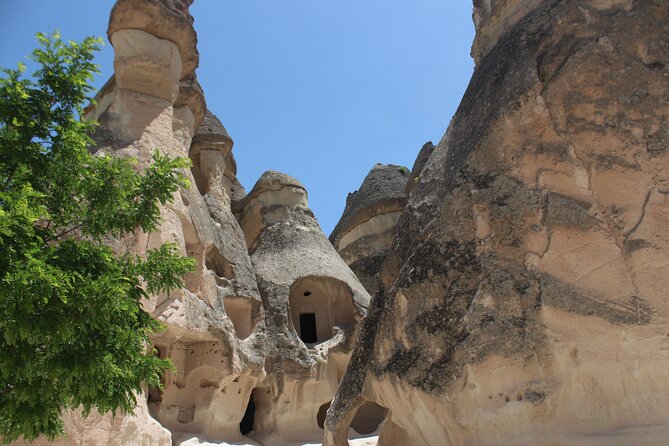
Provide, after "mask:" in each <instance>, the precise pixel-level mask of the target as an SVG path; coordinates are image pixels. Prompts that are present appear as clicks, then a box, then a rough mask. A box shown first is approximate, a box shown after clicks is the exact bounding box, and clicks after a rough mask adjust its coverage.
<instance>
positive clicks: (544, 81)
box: [17, 0, 669, 446]
mask: <svg viewBox="0 0 669 446" xmlns="http://www.w3.org/2000/svg"><path fill="white" fill-rule="evenodd" d="M190 4H191V1H190V0H119V1H118V2H117V4H116V6H115V7H114V9H113V11H112V14H111V18H110V24H109V31H108V34H109V38H110V41H111V42H112V44H113V45H114V50H115V63H114V66H115V76H113V77H112V78H111V79H110V81H109V82H108V83H107V85H105V87H104V88H103V89H102V90H101V92H100V93H99V95H98V98H97V99H98V101H97V105H96V106H95V107H90V108H89V109H88V110H87V116H88V117H89V118H94V119H99V121H100V126H99V128H98V131H97V132H96V134H95V140H96V142H97V147H96V150H97V151H98V153H108V154H111V155H114V156H128V155H131V156H135V157H136V158H137V159H138V160H139V165H140V167H145V166H146V165H148V163H149V162H150V159H151V153H152V151H153V150H154V149H155V148H158V149H159V150H160V151H161V152H162V153H164V154H168V155H170V156H173V157H174V156H182V157H186V156H188V157H190V159H191V160H192V161H193V166H192V169H190V171H189V172H186V174H187V176H188V177H189V178H190V179H191V182H192V186H191V187H190V188H188V189H183V190H180V191H179V192H178V193H177V194H175V197H174V203H172V204H169V205H167V206H164V208H163V209H162V217H163V224H162V226H161V228H160V230H159V231H158V232H156V233H153V234H151V235H150V236H149V235H147V234H143V233H137V234H133V235H132V236H128V237H125V238H124V239H122V240H113V241H110V243H111V244H112V246H113V247H114V248H115V249H116V250H117V251H118V252H132V253H136V254H140V255H141V254H143V253H145V252H146V250H147V249H151V248H155V247H157V246H159V245H160V244H162V243H164V242H174V243H176V244H177V246H179V248H180V249H181V251H182V252H183V253H184V254H187V255H189V256H191V257H192V258H194V259H195V260H196V270H195V271H194V272H193V273H190V274H188V275H187V277H186V278H185V286H184V288H183V289H180V290H177V291H175V292H172V293H170V294H169V295H160V296H156V297H154V298H153V299H152V300H150V301H148V302H147V303H146V309H147V310H148V311H150V312H151V314H152V315H153V316H154V317H156V318H157V319H158V320H160V321H162V322H163V323H164V324H165V326H166V330H165V331H164V332H161V333H159V334H157V335H156V336H155V337H154V338H153V339H152V341H153V345H152V346H147V348H148V347H155V348H156V350H157V352H158V354H159V355H160V356H161V357H165V358H169V359H170V360H171V361H172V362H173V363H174V365H175V371H174V372H170V373H168V374H166V376H165V377H164V384H165V386H164V389H163V390H162V391H161V390H159V389H154V388H150V389H146V392H145V393H144V394H143V395H138V408H137V410H136V412H135V414H134V415H131V416H118V417H116V418H112V417H111V416H100V415H96V414H94V415H92V416H91V417H89V418H86V419H84V418H83V417H82V416H81V414H80V413H79V412H77V411H71V412H68V413H66V414H65V415H64V417H65V422H66V429H67V434H68V436H67V437H66V438H64V439H60V440H58V441H57V442H56V443H55V444H60V445H63V446H65V445H74V444H78V445H79V444H95V445H106V446H115V445H119V446H121V445H149V444H150V445H169V444H174V445H178V444H188V445H195V444H200V441H201V440H200V439H202V441H203V442H204V441H211V442H213V443H214V444H215V443H220V442H227V443H230V442H237V443H239V442H244V443H246V442H251V440H250V439H249V437H250V438H253V439H254V440H257V441H259V442H264V441H265V440H267V439H269V441H273V442H276V443H281V442H289V441H296V442H304V441H309V442H317V441H319V439H320V438H321V437H322V435H323V432H325V444H328V445H337V446H340V445H341V446H343V445H346V444H347V437H348V432H349V431H348V429H349V427H352V428H353V429H354V430H355V431H356V432H358V433H364V434H368V433H371V432H374V431H375V430H377V429H380V438H379V444H380V445H384V446H389V445H390V446H392V445H398V446H399V445H401V446H405V445H423V444H425V445H439V446H442V445H467V444H475V445H499V444H505V445H506V444H518V445H553V444H583V445H600V444H607V445H621V446H622V445H628V444H635V445H659V444H665V443H666V438H667V437H668V436H669V424H668V423H667V420H668V419H669V399H668V398H667V397H666V395H669V379H667V370H669V353H667V352H668V351H669V349H668V348H667V343H668V342H669V337H668V336H669V334H668V333H667V324H668V323H669V303H668V301H667V292H668V290H669V229H668V227H667V224H666V222H667V221H669V202H668V198H667V197H668V194H669V177H668V175H669V174H668V172H669V151H668V150H667V147H669V124H668V123H669V68H668V67H669V21H668V20H667V18H669V4H667V2H666V1H664V0H637V1H633V0H544V1H539V0H475V1H474V22H475V25H476V29H477V35H476V39H475V41H474V44H473V47H472V54H473V56H474V58H475V59H476V62H477V67H476V70H475V73H474V76H473V78H472V80H471V83H470V85H469V88H468V90H467V92H466V93H465V96H464V98H463V100H462V103H461V105H460V107H459V109H458V111H457V113H456V115H455V116H454V118H453V121H452V123H451V125H450V126H449V129H448V130H447V132H446V134H445V135H444V137H443V138H442V140H441V141H440V142H439V144H438V145H437V146H436V147H435V146H433V145H432V144H431V143H429V144H426V145H425V146H424V147H423V149H422V150H421V152H420V154H419V156H418V159H417V160H416V163H415V165H414V168H413V170H412V172H411V173H410V174H409V172H408V171H405V170H404V169H401V168H398V167H397V166H380V165H379V166H376V167H375V168H374V169H372V171H371V172H370V174H369V175H368V177H367V178H366V179H365V181H364V182H363V184H362V186H361V188H360V190H359V191H358V192H357V193H356V194H354V195H352V196H351V197H350V198H349V201H348V202H347V207H346V210H345V212H344V215H343V216H342V219H341V221H340V224H339V225H338V226H337V228H336V229H335V231H334V232H333V234H332V236H331V241H332V244H331V243H330V242H329V241H328V239H327V238H326V237H325V235H324V234H323V233H322V231H321V229H320V227H319V226H318V223H317V222H316V219H315V218H314V215H313V213H312V212H311V210H310V209H309V207H308V197H307V192H306V190H305V188H304V186H303V185H302V184H300V183H299V181H297V180H296V179H294V178H291V177H289V176H287V175H284V174H281V173H279V172H273V171H270V172H266V173H265V174H263V176H262V177H261V178H260V179H259V180H258V182H257V184H256V185H255V187H254V188H253V190H252V191H251V192H250V193H249V194H248V195H246V194H245V192H244V190H243V188H242V187H241V185H240V184H239V181H238V180H237V179H236V163H235V160H234V156H233V154H232V147H233V141H232V139H231V138H230V136H229V135H228V133H227V131H226V130H225V128H224V127H223V125H222V123H221V122H220V121H219V120H218V118H216V116H214V115H213V114H212V113H211V112H210V111H208V110H207V108H206V103H205V101H204V95H203V92H202V89H201V87H200V86H199V84H198V82H197V78H196V76H195V72H194V70H195V68H196V66H197V63H198V53H197V48H196V42H197V36H196V33H195V30H194V28H193V19H192V17H191V16H190V14H189V12H188V6H189V5H190ZM333 245H334V247H333ZM335 248H336V250H335ZM337 251H339V253H341V256H342V257H343V259H342V258H341V257H340V256H339V254H338V253H337ZM347 264H348V265H350V266H351V268H352V269H353V270H354V271H355V272H356V273H357V274H358V275H359V277H360V278H361V279H362V281H363V283H364V285H365V286H366V287H367V289H368V290H371V291H372V292H373V293H374V294H375V298H374V299H373V300H372V301H371V303H370V296H369V294H368V293H367V291H366V290H365V289H364V288H363V285H362V284H361V283H360V281H358V279H357V278H356V276H355V274H354V272H353V271H351V269H349V267H348V266H347ZM363 316H364V319H363ZM361 320H362V321H363V322H362V323H360V324H359V322H360V321H361ZM335 395H336V396H335ZM333 396H335V398H334V401H332V399H333ZM331 401H332V403H331ZM328 408H329V409H328ZM326 413H327V417H326ZM323 429H325V431H323ZM17 444H19V443H17ZM36 444H48V442H46V441H44V440H39V441H38V442H37V443H36ZM207 444H210V443H207Z"/></svg>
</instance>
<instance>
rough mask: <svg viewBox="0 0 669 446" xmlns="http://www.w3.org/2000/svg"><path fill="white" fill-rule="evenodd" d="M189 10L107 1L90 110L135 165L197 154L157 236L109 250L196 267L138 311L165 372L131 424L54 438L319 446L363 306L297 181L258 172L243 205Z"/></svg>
mask: <svg viewBox="0 0 669 446" xmlns="http://www.w3.org/2000/svg"><path fill="white" fill-rule="evenodd" d="M190 3H191V1H188V0H119V1H118V2H117V3H116V5H115V6H114V8H113V10H112V13H111V17H110V21H109V32H108V35H109V40H110V41H111V42H112V45H113V47H114V75H113V76H112V78H111V79H110V80H109V81H108V82H107V84H106V85H105V86H104V87H103V88H102V89H101V91H100V92H99V93H98V95H97V97H96V103H95V104H94V105H91V106H89V107H88V109H87V110H86V117H87V118H88V119H96V120H98V121H99V123H100V125H99V127H98V129H97V131H96V133H95V135H94V139H95V141H96V143H97V145H96V147H95V148H94V150H96V153H98V154H110V155H112V156H133V157H135V158H137V159H138V161H139V163H138V164H139V167H140V168H142V167H145V166H147V165H148V164H149V163H150V162H151V157H152V153H153V151H154V150H159V151H160V152H162V153H163V154H167V155H169V156H171V157H177V156H179V157H190V159H191V161H192V168H191V169H190V172H186V175H187V176H188V177H189V179H190V180H191V187H190V188H188V189H181V190H180V191H179V192H178V193H176V194H175V197H174V202H173V203H171V204H168V205H166V206H164V207H163V208H162V210H161V216H162V219H163V223H162V225H161V227H160V228H159V230H158V231H156V232H155V233H152V234H150V235H148V234H144V233H141V232H139V233H136V234H134V235H132V236H128V237H125V238H124V239H122V240H110V242H109V243H110V244H111V245H112V246H113V247H114V249H115V250H116V251H117V252H119V253H121V252H132V253H136V254H139V255H141V254H143V253H145V252H146V250H147V249H151V248H156V247H158V246H159V245H161V244H162V243H165V242H173V243H176V244H177V246H178V247H179V248H180V250H181V251H182V253H183V254H186V255H188V256H190V257H192V258H193V259H195V261H196V270H195V271H194V272H192V273H189V274H188V275H187V276H186V278H185V284H184V285H185V286H184V288H183V289H180V290H177V291H174V292H171V293H170V294H169V295H160V296H157V297H154V298H153V299H151V300H150V301H149V302H147V303H146V305H145V308H146V309H147V311H149V312H150V313H151V314H152V315H153V316H154V317H155V318H157V319H158V320H160V321H161V322H163V323H164V325H165V327H166V328H165V330H164V331H162V332H160V333H158V334H156V335H155V336H154V337H153V339H152V341H153V345H152V346H147V347H154V348H155V349H156V351H157V353H158V354H159V355H160V356H161V357H163V358H169V359H170V360H171V361H172V363H173V364H174V368H175V370H174V371H173V372H168V373H166V375H165V376H164V379H163V381H164V388H163V389H158V388H148V389H146V392H145V394H143V395H138V407H137V410H136V412H135V413H134V414H133V415H127V416H122V415H119V416H117V417H115V418H113V417H112V416H111V415H106V416H101V415H99V414H93V415H91V416H90V417H88V418H85V419H84V418H83V417H82V416H81V415H80V413H79V412H77V411H74V412H68V413H66V414H64V418H65V424H66V431H67V437H65V438H62V439H58V440H57V441H56V442H55V444H59V445H75V444H77V445H107V446H112V445H119V446H120V445H170V444H173V445H178V444H181V443H187V444H189V445H193V444H198V443H199V442H200V441H213V442H215V443H221V442H237V443H239V442H243V443H248V442H251V440H250V439H248V438H245V435H251V436H253V437H255V438H262V437H264V436H272V437H273V438H275V439H278V440H279V441H284V440H285V441H287V440H296V441H297V440H318V439H319V438H321V437H322V432H323V431H322V427H323V421H324V419H325V409H326V407H322V406H323V405H325V404H329V402H330V401H331V400H332V398H333V396H334V393H335V391H336V389H337V385H338V382H339V379H340V378H341V376H342V375H343V374H344V370H345V368H346V365H347V363H348V359H349V357H350V352H351V350H352V337H353V336H354V334H355V332H356V325H357V321H358V320H360V319H361V318H362V317H363V316H364V314H365V311H366V307H367V304H368V303H369V300H370V297H369V295H368V294H367V292H366V291H365V290H364V288H363V287H362V285H361V284H360V282H359V281H358V280H357V278H356V277H355V275H354V274H353V273H352V272H351V270H350V269H349V268H348V267H347V266H346V264H345V263H344V262H343V261H342V260H341V258H340V257H339V255H338V254H337V252H336V251H335V250H334V248H332V246H331V245H330V244H329V242H328V240H327V238H326V237H325V235H324V234H323V233H322V231H321V229H320V227H319V226H318V224H317V223H316V220H315V218H314V216H313V214H312V213H311V211H310V210H309V208H308V206H307V199H306V191H305V190H304V188H303V186H301V185H300V184H299V183H298V182H297V181H296V180H294V179H292V178H289V177H287V176H285V175H282V174H278V173H267V174H265V175H264V176H263V177H262V178H261V179H260V180H259V182H258V184H257V185H256V187H255V188H254V189H253V191H252V192H251V194H249V195H248V196H246V194H245V192H244V189H243V188H242V186H241V185H240V183H239V181H238V180H237V178H236V170H237V168H236V163H235V160H234V157H233V154H232V147H233V141H232V139H231V138H230V136H229V135H228V133H227V131H226V129H225V128H224V126H223V125H222V123H221V122H220V121H219V120H218V118H216V116H214V115H213V114H212V113H211V112H210V111H209V110H207V108H206V103H205V100H204V95H203V92H202V88H201V87H200V85H199V84H198V82H197V78H196V76H195V68H196V67H197V64H198V53H197V46H196V43H197V36H196V33H195V30H194V28H193V18H192V17H191V16H190V14H189V12H188V6H189V5H190ZM233 207H235V208H236V209H237V208H238V209H239V210H240V214H239V217H240V219H241V222H242V226H240V224H239V222H238V221H237V219H236V217H235V215H234V214H233ZM242 227H243V230H242ZM249 249H251V251H250V252H251V253H252V254H253V258H252V257H251V256H250V255H249ZM252 261H253V263H252ZM258 281H260V284H261V287H260V291H259V288H258ZM266 315H267V317H266ZM311 329H313V331H314V333H311V332H310V330H311ZM309 336H315V337H314V338H310V337H309ZM300 337H301V338H300ZM254 418H255V420H254ZM319 420H320V421H319ZM319 425H320V426H319ZM17 444H20V442H18V443H17ZM37 444H49V442H47V441H46V440H39V441H38V442H37Z"/></svg>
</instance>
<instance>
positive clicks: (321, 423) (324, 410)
mask: <svg viewBox="0 0 669 446" xmlns="http://www.w3.org/2000/svg"><path fill="white" fill-rule="evenodd" d="M331 403H332V402H331V401H328V402H327V403H325V404H323V405H322V406H321V407H320V408H319V409H318V414H317V415H316V423H318V427H320V428H321V429H324V428H325V417H326V416H327V414H328V409H329V408H330V404H331Z"/></svg>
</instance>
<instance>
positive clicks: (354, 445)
mask: <svg viewBox="0 0 669 446" xmlns="http://www.w3.org/2000/svg"><path fill="white" fill-rule="evenodd" d="M175 440H176V439H175ZM378 440H379V435H378V433H373V434H369V435H365V436H362V435H359V434H358V433H356V432H355V431H353V430H350V431H349V443H350V445H351V446H376V443H377V442H378ZM174 444H175V445H178V446H321V443H319V442H315V443H311V442H309V443H299V442H298V443H293V442H286V441H283V440H281V439H280V438H278V437H277V436H275V435H271V436H268V437H263V438H261V439H258V440H257V441H251V442H249V443H211V442H208V441H206V440H205V439H200V438H198V437H197V436H190V435H185V436H183V437H182V438H181V439H179V440H176V441H175V442H174Z"/></svg>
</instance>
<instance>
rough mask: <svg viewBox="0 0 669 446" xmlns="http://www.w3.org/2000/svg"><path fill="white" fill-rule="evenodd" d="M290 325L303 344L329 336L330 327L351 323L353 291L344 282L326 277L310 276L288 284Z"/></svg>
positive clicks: (353, 318) (325, 339) (321, 340)
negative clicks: (289, 285) (290, 284)
mask: <svg viewBox="0 0 669 446" xmlns="http://www.w3.org/2000/svg"><path fill="white" fill-rule="evenodd" d="M289 307H290V313H291V319H292V322H293V327H295V331H296V332H297V335H298V336H299V337H300V339H302V341H303V342H304V343H305V344H313V343H317V342H323V341H327V340H328V339H330V338H331V337H332V336H333V334H334V332H333V328H334V327H339V328H341V329H346V328H348V327H350V326H351V325H353V323H354V322H355V316H354V311H353V293H352V292H351V289H350V288H349V287H348V285H347V284H346V283H344V282H342V281H340V280H337V279H333V278H330V277H317V276H310V277H304V278H302V279H299V280H297V281H295V283H293V285H292V286H291V287H290V302H289Z"/></svg>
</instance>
